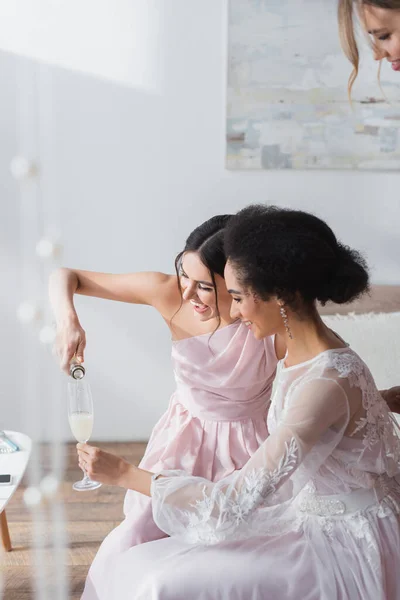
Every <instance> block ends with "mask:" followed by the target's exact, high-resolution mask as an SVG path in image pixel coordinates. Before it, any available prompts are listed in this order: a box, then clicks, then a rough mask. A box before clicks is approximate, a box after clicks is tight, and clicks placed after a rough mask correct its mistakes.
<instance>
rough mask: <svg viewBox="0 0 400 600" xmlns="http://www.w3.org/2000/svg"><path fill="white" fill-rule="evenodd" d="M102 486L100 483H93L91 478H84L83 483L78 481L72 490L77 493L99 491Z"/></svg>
mask: <svg viewBox="0 0 400 600" xmlns="http://www.w3.org/2000/svg"><path fill="white" fill-rule="evenodd" d="M100 486H101V483H100V482H99V481H92V480H91V479H89V477H84V478H83V479H81V481H77V482H76V483H74V485H73V486H72V489H73V490H75V491H76V492H88V491H90V490H97V488H99V487H100Z"/></svg>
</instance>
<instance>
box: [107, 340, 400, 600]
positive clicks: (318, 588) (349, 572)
mask: <svg viewBox="0 0 400 600" xmlns="http://www.w3.org/2000/svg"><path fill="white" fill-rule="evenodd" d="M274 390H275V391H274V393H273V397H272V403H271V408H270V411H269V416H268V426H269V431H270V435H269V437H268V438H267V440H266V441H265V442H264V443H263V445H262V446H261V447H260V448H259V450H258V451H257V452H256V453H255V454H254V455H253V457H252V458H251V459H250V460H249V462H248V463H247V464H246V466H245V467H244V468H243V469H241V470H240V471H236V472H235V473H234V474H233V475H231V476H229V477H227V478H225V479H223V480H221V481H219V482H218V483H211V482H209V481H208V480H206V479H202V478H199V477H192V476H186V475H185V473H183V472H175V471H166V472H163V473H162V474H161V475H163V477H154V480H153V484H152V503H153V515H154V519H155V522H156V523H157V525H158V527H160V529H162V530H163V531H165V532H166V533H168V534H169V535H170V536H171V537H170V538H167V539H163V540H159V541H155V542H149V543H147V544H143V545H140V546H136V547H134V548H131V549H130V550H128V551H127V552H125V553H124V554H122V556H121V555H120V556H118V559H116V560H115V562H114V563H113V564H110V565H109V573H110V577H109V581H108V586H107V589H105V590H104V596H100V597H99V600H103V598H104V599H107V600H128V599H129V600H142V599H143V600H144V599H145V600H235V599H238V600H239V599H240V600H269V599H271V600H280V599H282V600H339V599H340V600H383V599H385V600H398V599H399V600H400V576H399V572H398V571H399V567H400V517H399V513H400V486H399V484H398V483H397V481H396V475H397V474H398V473H399V470H400V469H399V465H400V439H399V438H398V437H397V434H396V430H395V428H396V424H395V421H394V419H392V417H391V415H390V413H389V412H388V409H387V406H386V404H385V402H384V401H383V400H382V399H381V396H380V394H379V392H378V391H377V388H376V386H375V384H374V381H373V379H372V376H371V374H370V372H369V370H368V368H367V367H366V366H365V364H364V363H363V362H362V360H361V359H360V358H359V357H358V356H357V355H356V354H355V353H354V352H353V351H352V350H350V349H349V348H339V349H335V350H328V351H326V352H323V353H321V354H320V355H318V356H317V357H315V358H314V359H312V360H310V361H307V362H306V363H302V364H300V365H296V366H294V367H289V368H286V367H285V366H284V363H283V362H281V363H280V364H279V366H278V373H277V378H276V381H275V384H274Z"/></svg>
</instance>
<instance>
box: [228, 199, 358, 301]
mask: <svg viewBox="0 0 400 600" xmlns="http://www.w3.org/2000/svg"><path fill="white" fill-rule="evenodd" d="M225 252H226V255H227V257H228V259H229V261H230V262H231V263H232V266H233V268H234V269H235V272H236V276H237V278H238V280H239V282H240V284H241V285H242V286H243V287H244V288H245V289H250V290H252V291H253V292H255V293H256V294H257V295H258V296H259V297H260V298H261V299H263V300H268V299H270V298H271V297H273V296H276V297H278V298H279V299H281V300H283V301H284V302H285V303H286V304H287V305H288V306H289V307H290V308H292V310H294V311H296V312H301V311H302V309H303V310H304V309H306V310H307V308H308V309H311V308H312V307H313V306H314V304H315V301H319V302H320V303H321V304H325V303H326V302H328V301H329V300H330V301H332V302H336V303H338V304H344V303H346V302H350V301H351V300H354V299H355V298H357V297H358V296H360V295H361V294H363V293H364V292H366V291H368V289H369V282H368V271H367V265H366V262H365V260H364V259H363V258H362V256H361V255H360V254H359V252H357V251H356V250H352V249H351V248H349V247H348V246H344V245H343V244H341V243H340V242H338V240H337V239H336V236H335V234H334V233H333V231H332V229H331V228H330V227H328V225H327V224H326V223H325V222H324V221H322V220H321V219H319V218H318V217H316V216H314V215H312V214H310V213H307V212H303V211H300V210H291V209H285V208H279V207H276V206H265V205H253V206H249V207H247V208H245V209H243V210H241V211H240V212H239V213H238V214H237V215H235V216H234V217H233V218H232V219H231V220H230V222H229V223H228V226H227V228H226V230H225Z"/></svg>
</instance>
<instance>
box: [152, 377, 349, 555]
mask: <svg viewBox="0 0 400 600" xmlns="http://www.w3.org/2000/svg"><path fill="white" fill-rule="evenodd" d="M285 405H286V406H285V407H284V408H283V411H282V413H281V416H280V419H278V426H277V428H276V430H275V431H274V433H272V434H271V435H270V436H269V437H268V438H267V440H266V441H265V442H264V443H263V445H262V446H260V448H259V449H258V450H257V452H256V453H255V454H254V455H253V456H252V458H251V459H250V460H249V461H248V463H247V464H246V465H245V466H244V467H243V469H241V470H240V471H236V472H235V473H233V474H232V475H231V476H229V477H227V478H225V479H222V480H221V481H219V482H216V483H212V482H210V481H208V480H206V479H203V478H201V477H193V476H187V475H185V473H183V472H179V471H165V472H162V473H160V474H159V475H163V477H155V478H154V479H153V483H152V489H151V494H152V503H153V516H154V520H155V522H156V524H157V525H158V527H159V528H160V529H162V530H163V531H165V532H166V533H167V534H169V535H171V536H174V535H175V536H179V537H181V538H183V539H184V540H186V541H188V542H204V543H214V542H217V541H220V540H228V539H238V538H243V537H247V536H249V535H254V529H255V530H256V529H257V521H258V517H261V518H262V519H263V520H264V521H265V518H267V519H274V521H275V523H276V522H277V521H276V520H277V519H279V518H281V517H282V515H283V514H284V512H285V511H286V510H287V508H288V507H289V506H290V505H291V503H292V501H293V500H294V499H295V498H296V496H297V495H298V493H299V492H300V490H301V489H302V488H303V487H304V486H305V485H306V483H307V482H308V481H309V480H310V478H311V477H312V476H313V474H314V473H315V472H316V471H317V470H318V469H319V468H320V466H321V465H322V464H323V463H324V461H325V460H326V458H327V457H328V456H329V455H330V454H331V453H332V451H333V450H334V449H335V448H336V446H337V444H338V443H339V442H340V440H341V439H342V436H343V433H344V431H345V429H346V427H347V424H348V421H349V408H348V400H347V396H346V393H345V392H344V390H343V388H342V387H341V386H340V385H339V383H338V382H337V381H336V380H334V379H326V378H322V377H319V378H314V379H312V380H309V381H306V382H302V383H299V384H298V385H297V387H296V388H295V389H294V391H292V393H291V394H290V396H289V395H288V396H287V398H286V400H285Z"/></svg>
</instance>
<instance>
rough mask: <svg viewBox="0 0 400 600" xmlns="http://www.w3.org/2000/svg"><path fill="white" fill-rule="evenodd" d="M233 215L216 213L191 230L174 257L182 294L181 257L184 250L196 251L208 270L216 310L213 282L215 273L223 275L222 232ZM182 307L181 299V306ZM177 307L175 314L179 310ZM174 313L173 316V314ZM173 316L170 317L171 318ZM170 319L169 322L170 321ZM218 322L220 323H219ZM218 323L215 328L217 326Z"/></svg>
mask: <svg viewBox="0 0 400 600" xmlns="http://www.w3.org/2000/svg"><path fill="white" fill-rule="evenodd" d="M232 216H233V215H216V216H215V217H211V219H208V220H207V221H205V222H204V223H202V224H201V225H199V226H198V227H196V229H194V230H193V231H192V233H191V234H190V235H189V237H188V238H187V240H186V243H185V247H184V249H183V250H182V252H179V254H178V255H177V257H176V258H175V271H176V277H177V281H178V287H179V291H180V293H181V295H182V287H181V282H180V274H181V265H182V258H183V255H184V253H185V252H197V254H198V255H199V257H200V260H201V262H202V263H203V265H204V266H205V267H207V269H208V270H209V272H210V277H211V280H212V282H213V286H214V290H215V302H216V306H217V310H218V295H217V286H216V283H215V274H217V275H220V276H221V277H223V276H224V269H225V265H226V256H225V248H224V233H225V227H226V225H227V224H228V223H229V221H230V219H231V218H232ZM181 307H182V301H181V306H180V308H181ZM180 308H178V310H177V312H176V313H175V315H176V314H177V313H178V312H179V310H180ZM175 315H174V316H175ZM173 318H174V317H172V319H173ZM172 319H171V322H172ZM219 324H220V323H219ZM219 324H218V326H217V328H218V327H219Z"/></svg>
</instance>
